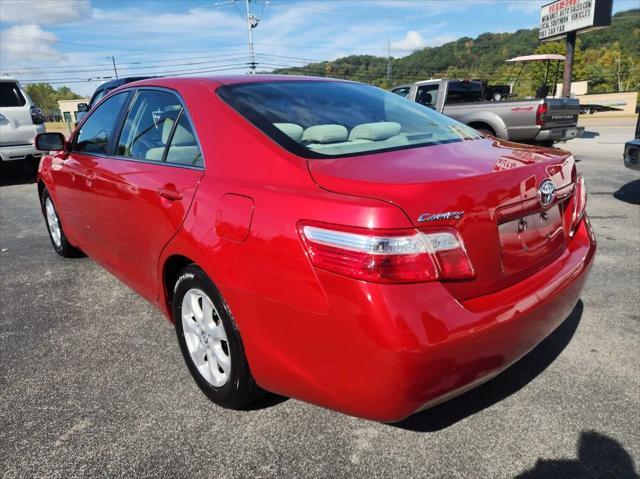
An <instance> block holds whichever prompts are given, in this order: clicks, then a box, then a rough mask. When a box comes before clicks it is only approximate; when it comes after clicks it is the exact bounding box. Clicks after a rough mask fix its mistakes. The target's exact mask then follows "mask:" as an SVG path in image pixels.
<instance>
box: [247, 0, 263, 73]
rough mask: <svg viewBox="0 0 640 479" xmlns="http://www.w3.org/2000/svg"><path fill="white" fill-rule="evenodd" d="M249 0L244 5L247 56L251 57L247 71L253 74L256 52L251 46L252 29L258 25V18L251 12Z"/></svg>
mask: <svg viewBox="0 0 640 479" xmlns="http://www.w3.org/2000/svg"><path fill="white" fill-rule="evenodd" d="M251 1H252V0H245V6H246V9H247V30H248V32H249V56H250V58H251V60H250V62H249V73H251V74H252V75H255V73H256V52H255V50H254V48H253V29H254V28H256V27H257V26H258V22H259V21H260V18H259V17H258V16H257V15H254V14H253V13H251Z"/></svg>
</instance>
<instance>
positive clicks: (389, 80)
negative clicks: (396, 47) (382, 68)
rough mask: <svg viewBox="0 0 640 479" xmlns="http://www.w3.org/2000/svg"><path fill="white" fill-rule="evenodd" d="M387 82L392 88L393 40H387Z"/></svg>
mask: <svg viewBox="0 0 640 479" xmlns="http://www.w3.org/2000/svg"><path fill="white" fill-rule="evenodd" d="M387 81H388V82H389V86H391V39H390V38H387Z"/></svg>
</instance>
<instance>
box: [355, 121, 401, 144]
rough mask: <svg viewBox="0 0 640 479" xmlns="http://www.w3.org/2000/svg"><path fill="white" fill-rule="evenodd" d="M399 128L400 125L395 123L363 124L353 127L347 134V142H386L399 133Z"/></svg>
mask: <svg viewBox="0 0 640 479" xmlns="http://www.w3.org/2000/svg"><path fill="white" fill-rule="evenodd" d="M401 128H402V126H401V125H400V123H396V122H395V121H380V122H377V123H363V124H361V125H356V126H354V127H353V129H352V130H351V133H350V134H349V140H371V141H380V140H386V139H387V138H391V137H392V136H396V135H397V134H398V133H400V129H401Z"/></svg>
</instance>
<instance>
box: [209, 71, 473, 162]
mask: <svg viewBox="0 0 640 479" xmlns="http://www.w3.org/2000/svg"><path fill="white" fill-rule="evenodd" d="M217 92H218V94H219V95H220V97H221V98H222V99H223V100H224V101H226V102H227V103H228V104H229V105H231V106H232V107H233V108H234V109H235V110H236V111H237V112H238V113H240V114H241V115H242V116H244V117H245V118H247V119H248V120H249V121H251V122H252V123H253V124H254V125H256V126H257V127H258V128H259V129H261V130H262V131H263V132H264V133H265V134H267V135H268V136H269V137H271V138H272V139H273V140H275V141H276V142H278V143H279V144H280V145H281V146H283V147H284V148H287V149H288V150H289V151H291V152H293V153H295V154H298V155H300V156H303V157H307V158H327V157H334V156H349V155H354V154H363V153H369V152H376V151H382V150H389V149H402V148H412V147H418V146H426V145H433V144H438V143H447V142H453V141H462V140H463V139H479V138H482V137H481V136H480V135H479V134H478V133H477V132H475V131H474V130H473V129H471V128H469V127H467V126H466V125H464V124H462V123H459V122H457V121H456V120H453V119H451V118H448V117H446V116H444V115H441V114H440V113H437V112H435V111H432V110H431V109H429V108H425V107H424V106H422V105H419V104H417V103H416V102H413V101H409V100H407V99H405V98H402V97H400V96H399V95H395V94H393V93H391V92H388V91H385V90H381V89H380V88H376V87H373V86H370V85H364V84H361V83H351V82H341V81H314V80H308V81H307V80H291V81H278V82H268V81H267V82H256V83H240V84H235V85H229V86H223V87H220V88H218V90H217Z"/></svg>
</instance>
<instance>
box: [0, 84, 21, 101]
mask: <svg viewBox="0 0 640 479" xmlns="http://www.w3.org/2000/svg"><path fill="white" fill-rule="evenodd" d="M26 103H27V101H26V100H25V99H24V96H23V95H22V92H21V91H20V88H18V85H17V83H13V82H0V107H16V106H24V105H25V104H26Z"/></svg>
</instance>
